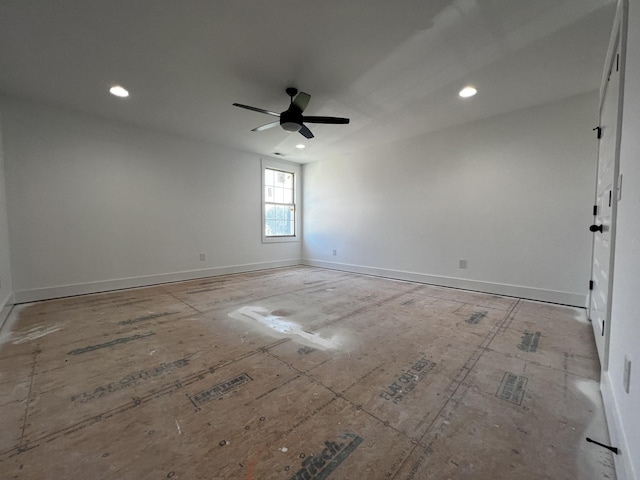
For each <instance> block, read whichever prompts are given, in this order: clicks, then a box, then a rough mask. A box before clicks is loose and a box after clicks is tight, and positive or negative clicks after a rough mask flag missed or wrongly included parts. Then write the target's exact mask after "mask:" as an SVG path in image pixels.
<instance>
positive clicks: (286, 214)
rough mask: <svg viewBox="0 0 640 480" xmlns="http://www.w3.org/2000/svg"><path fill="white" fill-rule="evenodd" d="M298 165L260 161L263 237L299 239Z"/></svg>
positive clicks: (282, 239)
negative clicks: (297, 204) (297, 203)
mask: <svg viewBox="0 0 640 480" xmlns="http://www.w3.org/2000/svg"><path fill="white" fill-rule="evenodd" d="M299 174H300V166H299V165H293V164H288V163H281V162H276V161H271V160H263V161H262V240H263V242H287V241H297V240H298V209H297V206H296V197H297V195H298V183H299Z"/></svg>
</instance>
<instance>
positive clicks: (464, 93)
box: [458, 85, 478, 98]
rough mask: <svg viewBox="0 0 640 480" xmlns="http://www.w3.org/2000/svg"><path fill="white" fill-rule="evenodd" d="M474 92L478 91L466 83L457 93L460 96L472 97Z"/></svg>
mask: <svg viewBox="0 0 640 480" xmlns="http://www.w3.org/2000/svg"><path fill="white" fill-rule="evenodd" d="M476 93H478V90H476V88H475V87H472V86H471V85H467V86H466V87H464V88H463V89H462V90H460V93H458V95H460V96H461V97H462V98H469V97H473V96H474V95H475V94H476Z"/></svg>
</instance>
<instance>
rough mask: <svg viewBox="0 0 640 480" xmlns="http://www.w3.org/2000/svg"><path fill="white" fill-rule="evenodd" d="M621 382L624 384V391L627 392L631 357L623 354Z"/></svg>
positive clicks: (629, 380)
mask: <svg viewBox="0 0 640 480" xmlns="http://www.w3.org/2000/svg"><path fill="white" fill-rule="evenodd" d="M622 382H623V384H624V391H625V392H627V393H629V383H630V382H631V359H630V358H629V357H628V356H627V355H625V356H624V375H623V376H622Z"/></svg>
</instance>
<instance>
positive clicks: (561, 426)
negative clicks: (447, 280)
mask: <svg viewBox="0 0 640 480" xmlns="http://www.w3.org/2000/svg"><path fill="white" fill-rule="evenodd" d="M591 335H592V334H591V327H590V325H589V324H588V323H587V322H586V320H585V313H584V311H583V310H580V309H574V308H569V307H562V306H555V305H548V304H541V303H536V302H530V301H524V300H518V299H514V298H507V297H500V296H496V295H488V294H480V293H474V292H466V291H459V290H454V289H446V288H438V287H432V286H427V285H421V284H414V283H410V282H400V281H393V280H388V279H381V278H374V277H368V276H361V275H355V274H350V273H344V272H337V271H331V270H325V269H320V268H311V267H295V268H285V269H277V270H270V271H265V272H257V273H248V274H241V275H229V276H224V277H216V278H210V279H203V280H196V281H190V282H182V283H175V284H169V285H162V286H157V287H152V288H141V289H134V290H128V291H119V292H114V293H107V294H100V295H88V296H82V297H75V298H65V299H60V300H53V301H47V302H40V303H35V304H30V305H23V306H19V307H16V308H15V309H14V311H13V312H12V315H11V317H10V319H9V320H8V322H7V323H6V324H5V326H4V328H3V330H2V332H1V336H2V345H1V346H0V388H1V390H0V419H1V422H2V430H1V431H0V476H1V477H2V478H3V479H4V478H6V479H31V480H33V479H131V480H141V479H164V478H173V479H246V480H254V479H255V480H257V479H283V480H287V479H296V480H310V479H318V480H319V479H326V478H331V479H431V478H432V479H438V480H443V479H476V480H478V479H500V478H509V479H512V478H518V479H521V480H522V479H570V480H574V479H587V480H588V479H614V478H615V473H614V471H613V466H612V458H611V455H610V454H609V452H608V451H606V450H603V449H602V448H600V447H598V446H596V445H594V444H590V443H586V442H585V437H586V436H590V437H592V438H594V439H597V440H601V441H604V442H606V440H607V434H606V426H605V423H604V419H603V409H602V404H601V399H600V394H599V387H598V378H599V365H598V360H597V354H596V351H595V348H594V344H593V338H592V336H591Z"/></svg>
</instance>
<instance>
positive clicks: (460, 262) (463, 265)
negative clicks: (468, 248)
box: [458, 258, 467, 268]
mask: <svg viewBox="0 0 640 480" xmlns="http://www.w3.org/2000/svg"><path fill="white" fill-rule="evenodd" d="M458 268H467V260H466V259H464V258H461V259H460V260H458Z"/></svg>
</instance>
